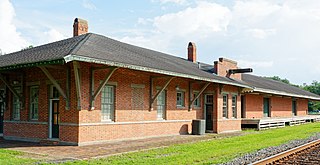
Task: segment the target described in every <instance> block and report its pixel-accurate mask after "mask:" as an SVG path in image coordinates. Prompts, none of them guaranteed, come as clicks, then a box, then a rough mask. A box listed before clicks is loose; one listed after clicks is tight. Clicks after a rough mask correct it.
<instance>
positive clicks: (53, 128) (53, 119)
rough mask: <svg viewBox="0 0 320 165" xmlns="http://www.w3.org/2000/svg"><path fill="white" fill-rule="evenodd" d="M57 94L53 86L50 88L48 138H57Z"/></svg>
mask: <svg viewBox="0 0 320 165" xmlns="http://www.w3.org/2000/svg"><path fill="white" fill-rule="evenodd" d="M59 103H60V100H59V92H58V90H57V89H56V88H55V87H54V86H50V99H49V105H50V111H49V138H59V123H60V110H59Z"/></svg>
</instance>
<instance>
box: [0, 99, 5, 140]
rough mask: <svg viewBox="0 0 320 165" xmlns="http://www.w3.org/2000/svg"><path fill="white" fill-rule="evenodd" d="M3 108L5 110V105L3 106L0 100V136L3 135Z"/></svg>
mask: <svg viewBox="0 0 320 165" xmlns="http://www.w3.org/2000/svg"><path fill="white" fill-rule="evenodd" d="M4 108H5V104H4V102H3V101H2V100H1V99H0V134H1V133H3V116H4Z"/></svg>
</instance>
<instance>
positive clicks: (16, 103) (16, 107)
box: [12, 87, 21, 120]
mask: <svg viewBox="0 0 320 165" xmlns="http://www.w3.org/2000/svg"><path fill="white" fill-rule="evenodd" d="M14 89H15V90H16V92H17V93H18V94H20V93H21V88H20V87H16V88H14ZM20 109H21V101H20V100H19V98H18V97H16V96H15V95H13V106H12V119H13V120H20Z"/></svg>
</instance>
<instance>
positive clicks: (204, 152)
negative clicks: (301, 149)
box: [0, 123, 320, 165]
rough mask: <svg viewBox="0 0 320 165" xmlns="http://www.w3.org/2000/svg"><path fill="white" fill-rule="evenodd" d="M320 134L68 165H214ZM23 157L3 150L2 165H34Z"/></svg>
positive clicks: (275, 135)
mask: <svg viewBox="0 0 320 165" xmlns="http://www.w3.org/2000/svg"><path fill="white" fill-rule="evenodd" d="M317 132H320V123H312V124H305V125H301V126H295V127H286V128H281V129H272V130H265V131H247V134H246V135H243V136H236V137H229V138H221V139H212V140H208V141H201V142H195V143H188V144H177V145H172V146H170V147H164V148H159V149H152V150H147V151H140V152H132V153H127V154H123V155H118V156H110V157H107V158H103V159H91V160H84V161H75V162H66V163H64V164H65V165H74V164H83V165H84V164H86V165H87V164H214V163H223V162H227V161H230V160H231V159H233V158H235V157H237V156H240V155H243V154H245V153H248V152H254V151H256V150H258V149H262V148H266V147H269V146H275V145H280V144H282V143H286V142H288V141H290V140H294V139H302V138H306V137H309V136H311V135H312V134H314V133H317ZM22 155H23V153H21V152H14V151H9V150H4V149H0V164H32V163H33V162H35V161H36V160H33V159H26V158H22V157H21V156H22Z"/></svg>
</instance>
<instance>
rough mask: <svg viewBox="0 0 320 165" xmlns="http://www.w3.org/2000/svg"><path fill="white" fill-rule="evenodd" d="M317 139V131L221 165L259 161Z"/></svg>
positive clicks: (241, 164)
mask: <svg viewBox="0 0 320 165" xmlns="http://www.w3.org/2000/svg"><path fill="white" fill-rule="evenodd" d="M318 139H320V133H317V134H315V135H313V136H310V137H309V138H306V139H299V140H292V141H290V142H288V143H286V144H282V145H279V146H272V147H268V148H264V149H261V150H258V151H257V152H254V153H249V154H246V155H244V156H241V157H238V158H235V159H233V160H232V161H231V162H227V163H223V164H222V165H245V164H250V163H253V162H256V161H259V160H261V159H264V158H267V157H270V156H272V155H275V154H278V153H281V152H284V151H287V150H289V149H292V148H295V147H298V146H300V145H303V144H306V143H309V142H312V141H314V140H318Z"/></svg>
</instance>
